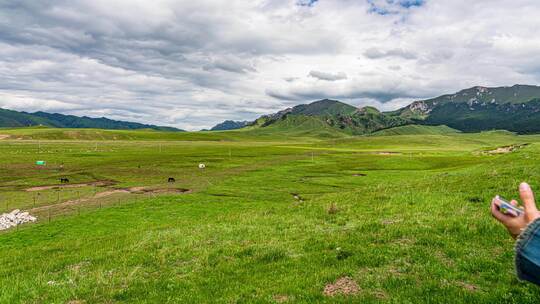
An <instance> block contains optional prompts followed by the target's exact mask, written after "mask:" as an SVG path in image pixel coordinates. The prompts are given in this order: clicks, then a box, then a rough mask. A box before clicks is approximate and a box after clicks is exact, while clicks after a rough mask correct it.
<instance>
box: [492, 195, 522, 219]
mask: <svg viewBox="0 0 540 304" xmlns="http://www.w3.org/2000/svg"><path fill="white" fill-rule="evenodd" d="M495 199H496V200H497V201H498V204H497V207H498V208H499V211H501V213H504V214H506V215H510V216H513V217H518V216H520V215H521V214H522V213H523V209H522V208H520V207H516V206H514V205H512V204H510V202H508V201H507V200H505V199H504V198H502V197H500V196H498V195H497V196H496V197H495Z"/></svg>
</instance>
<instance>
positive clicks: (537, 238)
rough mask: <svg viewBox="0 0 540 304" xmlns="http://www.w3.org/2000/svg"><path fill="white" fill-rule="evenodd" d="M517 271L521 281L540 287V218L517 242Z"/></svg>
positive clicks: (531, 224)
mask: <svg viewBox="0 0 540 304" xmlns="http://www.w3.org/2000/svg"><path fill="white" fill-rule="evenodd" d="M516 270H517V275H518V277H519V278H520V279H522V280H525V281H529V282H531V283H534V284H536V285H540V218H539V219H536V220H535V221H534V222H532V223H530V224H529V225H528V226H527V228H525V230H524V231H523V232H522V233H521V234H520V235H519V238H518V241H517V242H516Z"/></svg>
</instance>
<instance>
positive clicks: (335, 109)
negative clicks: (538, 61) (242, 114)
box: [252, 85, 540, 135]
mask: <svg viewBox="0 0 540 304" xmlns="http://www.w3.org/2000/svg"><path fill="white" fill-rule="evenodd" d="M302 117H310V119H309V121H311V123H310V124H309V126H310V127H311V128H314V127H315V126H319V127H320V126H321V124H322V125H324V126H325V127H330V128H333V129H334V130H337V131H339V132H341V133H344V134H349V135H361V134H371V133H374V132H377V131H380V130H387V129H388V130H389V131H388V132H386V134H392V132H393V133H395V134H397V133H406V134H412V133H415V132H416V133H420V134H429V133H430V132H432V133H433V134H442V133H444V132H447V131H450V130H458V131H463V132H478V131H486V130H494V129H500V130H508V131H512V132H516V133H538V132H540V87H538V86H531V85H514V86H511V87H495V88H487V87H472V88H469V89H465V90H462V91H459V92H457V93H455V94H448V95H442V96H439V97H436V98H432V99H427V100H419V101H415V102H413V103H411V104H410V105H408V106H406V107H404V108H401V109H399V110H396V111H390V112H380V111H379V110H377V109H376V108H374V107H363V108H356V107H353V106H351V105H348V104H345V103H343V102H340V101H337V100H329V99H324V100H319V101H315V102H313V103H310V104H305V105H298V106H295V107H293V108H288V109H285V110H283V111H280V112H277V113H275V114H271V115H265V116H262V117H260V118H259V119H257V120H256V121H255V122H254V123H253V124H252V127H258V128H268V127H271V128H274V129H280V130H282V131H283V130H284V129H286V128H288V129H291V130H296V129H297V128H298V127H299V123H298V122H302V124H303V125H306V124H305V121H306V118H302ZM409 125H428V126H444V127H440V128H419V127H402V128H396V127H401V126H409ZM391 128H394V129H393V131H390V130H392V129H391ZM330 133H331V132H330ZM380 134H382V133H380Z"/></svg>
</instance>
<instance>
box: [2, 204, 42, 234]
mask: <svg viewBox="0 0 540 304" xmlns="http://www.w3.org/2000/svg"><path fill="white" fill-rule="evenodd" d="M36 220H37V218H36V217H35V216H32V215H30V214H29V213H28V212H21V210H19V209H15V210H13V211H11V212H10V213H4V214H2V215H0V230H6V229H9V228H11V227H15V226H17V225H20V224H24V223H28V222H35V221H36Z"/></svg>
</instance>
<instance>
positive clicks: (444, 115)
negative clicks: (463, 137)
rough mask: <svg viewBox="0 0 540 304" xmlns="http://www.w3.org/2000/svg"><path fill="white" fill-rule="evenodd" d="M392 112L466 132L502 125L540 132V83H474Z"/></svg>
mask: <svg viewBox="0 0 540 304" xmlns="http://www.w3.org/2000/svg"><path fill="white" fill-rule="evenodd" d="M392 114H397V115H399V116H401V117H405V118H409V119H411V120H412V121H416V122H417V123H422V124H428V125H440V124H444V125H447V126H449V127H452V128H455V129H458V130H462V131H465V132H477V131H483V130H492V129H503V130H509V131H513V132H517V133H538V132H540V87H538V86H530V85H514V86H512V87H496V88H487V87H473V88H470V89H466V90H462V91H459V92H457V93H455V94H449V95H443V96H440V97H437V98H433V99H428V100H421V101H415V102H413V103H412V104H410V105H409V106H407V107H405V108H402V109H400V110H398V111H396V112H394V113H392Z"/></svg>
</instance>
